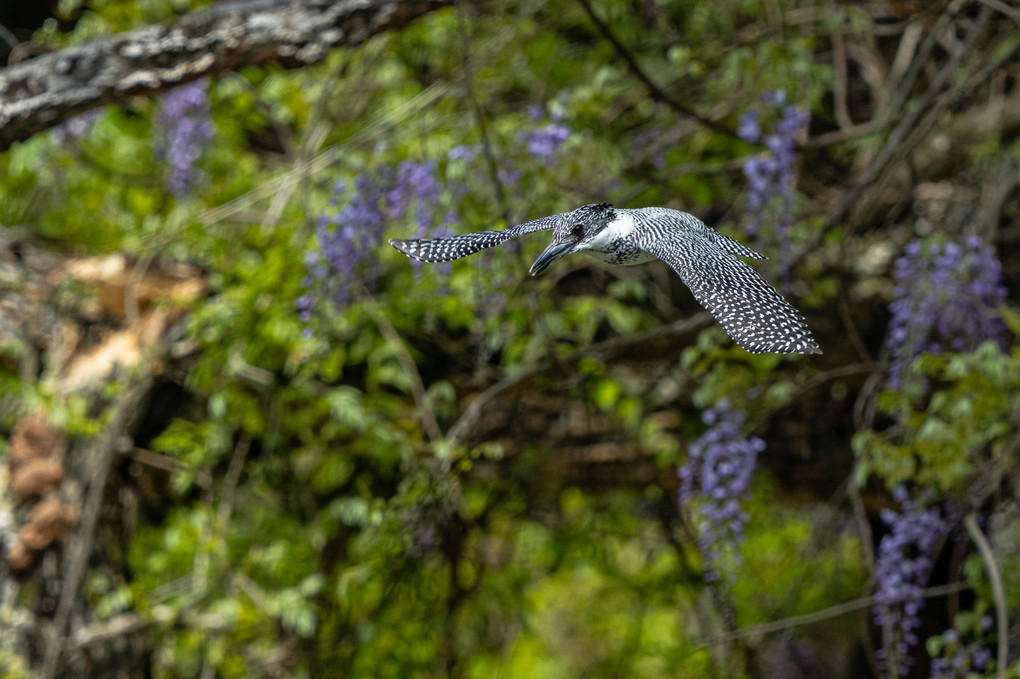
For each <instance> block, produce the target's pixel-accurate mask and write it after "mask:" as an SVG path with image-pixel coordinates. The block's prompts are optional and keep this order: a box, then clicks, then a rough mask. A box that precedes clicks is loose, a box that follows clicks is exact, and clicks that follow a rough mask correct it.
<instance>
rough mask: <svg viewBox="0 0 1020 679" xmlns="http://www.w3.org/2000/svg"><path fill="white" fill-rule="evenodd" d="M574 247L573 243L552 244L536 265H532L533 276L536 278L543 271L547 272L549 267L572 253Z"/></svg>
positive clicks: (543, 252) (544, 251)
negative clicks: (546, 269)
mask: <svg viewBox="0 0 1020 679" xmlns="http://www.w3.org/2000/svg"><path fill="white" fill-rule="evenodd" d="M573 247H574V246H573V244H571V243H550V244H549V247H547V248H546V249H545V250H543V251H542V254H540V255H539V256H538V259H536V260H535V263H534V264H532V265H531V270H530V273H531V275H532V276H534V275H535V274H537V273H539V272H541V271H545V268H546V267H547V266H549V265H550V264H552V263H553V262H555V261H556V260H557V259H559V258H560V257H562V256H563V255H565V254H567V253H568V252H570V251H571V249H573Z"/></svg>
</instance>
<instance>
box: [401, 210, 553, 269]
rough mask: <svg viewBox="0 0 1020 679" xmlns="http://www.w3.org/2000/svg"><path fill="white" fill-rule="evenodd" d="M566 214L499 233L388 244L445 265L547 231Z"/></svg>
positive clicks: (408, 253) (414, 257) (487, 232)
mask: <svg viewBox="0 0 1020 679" xmlns="http://www.w3.org/2000/svg"><path fill="white" fill-rule="evenodd" d="M569 214H570V213H569V212H564V213H560V214H558V215H552V216H550V217H542V218H541V219H535V220H533V221H530V222H525V223H523V224H518V225H517V226H511V227H510V228H508V229H503V230H502V231H479V232H478V233H467V234H463V235H460V236H450V237H449V238H415V239H412V240H398V239H396V238H393V239H391V240H390V245H392V246H393V247H395V248H396V249H397V250H399V251H400V252H403V253H404V254H405V255H407V256H408V257H411V258H412V259H417V260H420V261H422V262H449V261H450V260H452V259H460V258H461V257H467V256H468V255H473V254H475V253H476V252H481V251H482V250H487V249H488V248H491V247H495V246H497V245H501V244H503V243H505V242H506V241H508V240H510V239H511V238H517V237H518V236H523V235H525V234H529V233H535V232H536V231H548V230H549V229H552V228H553V227H555V226H556V224H557V223H558V222H559V220H560V219H562V218H563V217H566V216H567V215H569Z"/></svg>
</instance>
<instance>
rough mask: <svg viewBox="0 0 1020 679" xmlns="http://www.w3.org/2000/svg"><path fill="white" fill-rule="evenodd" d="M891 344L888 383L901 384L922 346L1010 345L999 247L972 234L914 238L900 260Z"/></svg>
mask: <svg viewBox="0 0 1020 679" xmlns="http://www.w3.org/2000/svg"><path fill="white" fill-rule="evenodd" d="M894 276H895V288H894V290H893V301H892V303H891V304H890V305H889V311H890V313H891V314H892V319H891V320H890V321H889V333H888V335H887V338H886V348H887V349H888V351H889V361H890V363H889V385H890V386H891V387H893V388H898V387H900V386H901V384H902V383H903V378H904V373H905V371H906V368H907V366H908V365H909V364H910V362H911V361H912V360H913V359H914V358H915V357H916V356H917V355H918V354H920V353H921V352H931V353H940V352H943V351H952V352H963V351H972V350H973V349H975V348H976V347H977V345H978V344H980V343H981V342H983V341H985V340H993V341H995V342H998V343H999V344H1000V346H1003V347H1005V345H1006V341H1007V337H1008V330H1007V328H1006V324H1005V322H1004V321H1003V320H1002V315H1001V313H1000V312H999V310H998V307H999V306H1000V305H1001V304H1002V303H1003V302H1004V301H1005V299H1006V288H1005V286H1004V285H1003V284H1002V264H1001V263H1000V262H999V258H998V257H997V256H996V254H995V250H994V248H992V246H991V245H987V244H985V243H984V241H982V240H981V239H980V238H978V237H976V236H971V237H970V238H967V239H966V241H965V242H964V243H963V244H962V245H961V244H959V243H954V242H948V243H938V242H931V243H922V242H921V241H917V240H915V241H913V242H912V243H910V244H909V245H908V246H907V248H906V252H905V253H904V255H903V256H902V257H900V258H899V259H898V260H896V267H895V274H894Z"/></svg>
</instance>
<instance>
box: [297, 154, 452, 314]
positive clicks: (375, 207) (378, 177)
mask: <svg viewBox="0 0 1020 679" xmlns="http://www.w3.org/2000/svg"><path fill="white" fill-rule="evenodd" d="M437 172H438V166H437V164H436V162H435V161H425V162H421V163H419V162H416V161H413V160H405V161H404V162H402V163H400V164H399V165H398V166H397V167H396V169H394V168H393V167H391V166H389V165H386V164H379V165H376V166H375V167H374V168H370V169H366V170H365V171H363V172H362V173H361V174H360V175H358V177H357V179H355V180H354V190H353V191H352V192H351V195H350V198H349V200H348V202H347V205H346V206H345V207H343V208H342V209H341V208H340V203H341V200H342V198H343V197H344V195H346V193H347V186H346V184H344V183H343V182H337V183H336V184H335V185H334V188H333V196H332V198H331V199H330V210H329V211H328V212H324V213H322V214H321V215H319V219H318V222H317V223H316V227H315V245H314V247H313V248H312V249H309V250H308V251H307V252H306V253H305V268H306V271H307V273H306V275H305V277H304V279H303V281H302V283H303V285H304V287H305V293H304V294H303V295H301V296H300V297H299V298H298V300H297V307H298V311H299V312H300V315H301V320H302V321H303V322H305V323H307V322H308V321H310V320H311V317H312V310H313V308H314V306H315V304H316V303H317V301H318V300H319V299H320V298H322V297H325V298H328V299H330V300H331V301H332V302H333V303H334V304H336V305H337V306H340V307H342V306H345V305H347V304H349V303H350V301H351V299H352V297H353V295H354V292H355V290H356V287H355V285H354V284H355V282H357V285H360V286H363V287H364V289H365V290H372V289H373V288H374V287H375V282H376V280H377V278H378V277H379V264H378V249H379V248H380V247H381V246H382V244H383V235H384V232H385V230H386V225H387V223H388V222H389V220H392V219H403V218H404V217H406V216H407V215H408V214H410V213H411V212H412V210H413V214H414V218H415V221H416V222H417V224H418V231H417V233H416V237H419V238H421V237H425V236H428V235H432V236H442V235H446V234H447V233H449V225H450V224H451V223H452V222H454V221H456V219H457V215H456V213H455V212H453V211H452V210H451V211H448V212H447V213H446V214H445V216H444V217H443V220H442V225H441V226H440V227H439V228H438V229H436V230H435V231H434V232H433V233H432V234H429V233H428V231H429V228H430V227H431V226H432V225H433V223H434V222H435V220H436V215H437V213H438V212H439V209H440V198H441V195H440V194H441V184H440V181H439V178H438V175H437ZM309 332H310V331H308V330H306V334H308V333H309Z"/></svg>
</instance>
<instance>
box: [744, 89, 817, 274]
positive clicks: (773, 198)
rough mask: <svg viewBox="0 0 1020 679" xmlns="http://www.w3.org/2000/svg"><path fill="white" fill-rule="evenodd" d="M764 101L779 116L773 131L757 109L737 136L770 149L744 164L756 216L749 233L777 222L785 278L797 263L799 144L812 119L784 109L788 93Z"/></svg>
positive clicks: (767, 94) (750, 208)
mask: <svg viewBox="0 0 1020 679" xmlns="http://www.w3.org/2000/svg"><path fill="white" fill-rule="evenodd" d="M760 99H761V102H762V103H763V104H764V105H765V106H766V107H767V109H766V111H767V112H768V113H769V114H770V117H776V116H778V120H777V122H776V123H775V125H774V127H773V128H772V131H771V132H768V133H765V132H764V131H763V129H762V125H761V120H760V118H761V114H760V112H759V110H758V109H757V108H751V109H748V111H747V112H746V113H745V114H744V115H743V116H742V117H741V119H740V123H739V125H738V126H737V136H739V137H740V138H741V139H743V140H744V141H746V142H750V143H752V144H758V143H760V144H764V145H765V148H766V149H767V150H766V151H764V152H763V153H757V154H755V155H753V156H750V157H748V158H747V159H746V160H745V161H744V168H743V169H744V175H745V176H746V177H747V211H748V212H749V213H751V215H752V219H751V222H750V223H749V224H748V226H747V233H748V235H755V234H757V233H758V231H759V229H760V228H761V226H762V223H763V222H764V220H765V218H766V215H770V216H772V217H773V218H774V219H775V226H774V235H775V238H776V240H778V242H779V246H780V252H781V254H780V257H779V269H780V271H779V274H780V276H781V277H783V278H785V277H786V276H787V274H788V273H789V267H790V266H791V265H792V259H793V255H792V247H791V243H790V238H789V229H790V226H792V224H793V198H794V190H793V188H794V183H795V180H796V176H795V172H794V167H795V165H796V161H797V151H796V143H795V142H796V137H797V134H798V133H799V132H800V130H801V129H802V128H803V127H804V126H805V125H807V123H808V121H809V120H810V117H809V116H808V114H807V113H806V112H805V111H803V110H801V109H799V108H797V107H796V106H784V104H785V103H786V92H785V91H784V90H770V91H766V92H764V93H762V95H761V98H760Z"/></svg>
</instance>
